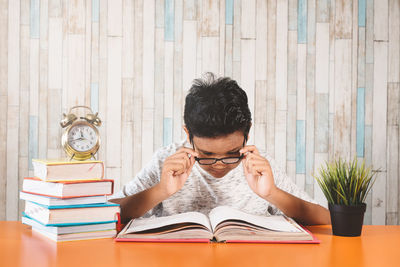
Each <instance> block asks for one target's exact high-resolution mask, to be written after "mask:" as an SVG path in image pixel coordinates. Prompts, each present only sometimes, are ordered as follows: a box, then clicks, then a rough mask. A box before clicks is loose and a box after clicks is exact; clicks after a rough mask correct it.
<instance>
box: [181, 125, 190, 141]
mask: <svg viewBox="0 0 400 267" xmlns="http://www.w3.org/2000/svg"><path fill="white" fill-rule="evenodd" d="M182 128H183V130H184V131H185V133H186V139H187V141H188V143H189V144H191V142H190V135H189V130H188V129H187V128H186V125H183V126H182Z"/></svg>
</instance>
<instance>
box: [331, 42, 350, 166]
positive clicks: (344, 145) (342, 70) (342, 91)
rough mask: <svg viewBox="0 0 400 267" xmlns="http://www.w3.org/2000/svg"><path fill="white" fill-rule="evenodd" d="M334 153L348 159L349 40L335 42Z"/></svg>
mask: <svg viewBox="0 0 400 267" xmlns="http://www.w3.org/2000/svg"><path fill="white" fill-rule="evenodd" d="M333 129H334V130H333V131H334V133H333V135H334V136H333V138H334V155H335V157H342V158H344V159H350V145H351V143H350V141H351V40H336V44H335V116H334V124H333Z"/></svg>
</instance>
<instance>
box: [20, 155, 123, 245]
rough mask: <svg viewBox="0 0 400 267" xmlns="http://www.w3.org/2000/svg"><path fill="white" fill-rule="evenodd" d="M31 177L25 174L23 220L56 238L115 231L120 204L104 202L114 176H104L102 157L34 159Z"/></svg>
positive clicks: (94, 236) (111, 234) (110, 234)
mask: <svg viewBox="0 0 400 267" xmlns="http://www.w3.org/2000/svg"><path fill="white" fill-rule="evenodd" d="M32 163H33V170H34V172H33V173H34V177H28V178H25V179H24V181H23V185H22V191H21V192H20V198H21V199H23V200H25V211H24V212H23V214H22V215H23V216H22V223H24V224H27V225H30V226H32V230H33V231H35V232H38V233H40V234H42V235H44V236H46V237H48V238H50V239H52V240H55V241H71V240H83V239H97V238H110V237H114V236H115V235H116V223H117V222H118V218H119V212H120V209H119V205H118V204H114V203H109V202H107V195H111V194H112V193H113V180H107V179H103V177H104V164H103V162H102V161H51V160H35V159H34V160H33V161H32Z"/></svg>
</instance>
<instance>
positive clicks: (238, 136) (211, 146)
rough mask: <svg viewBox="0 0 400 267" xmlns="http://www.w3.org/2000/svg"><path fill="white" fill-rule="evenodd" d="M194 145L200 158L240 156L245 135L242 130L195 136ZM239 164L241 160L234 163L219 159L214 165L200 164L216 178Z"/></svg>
mask: <svg viewBox="0 0 400 267" xmlns="http://www.w3.org/2000/svg"><path fill="white" fill-rule="evenodd" d="M192 145H194V149H195V151H196V152H198V153H199V156H198V157H199V158H217V159H221V158H226V157H239V156H240V153H239V150H240V149H241V148H243V145H244V136H243V132H241V131H236V132H234V133H232V134H229V135H226V136H220V137H214V138H209V137H197V136H193V144H192ZM239 164H240V161H238V162H237V163H233V164H225V163H223V162H222V161H217V162H216V163H214V164H212V165H201V164H199V165H200V166H201V167H202V168H203V169H204V170H205V171H207V172H208V173H209V174H211V175H212V176H214V177H215V178H222V177H224V176H225V175H226V174H227V173H228V172H230V171H231V170H233V169H234V168H236V167H237V166H238V165H239Z"/></svg>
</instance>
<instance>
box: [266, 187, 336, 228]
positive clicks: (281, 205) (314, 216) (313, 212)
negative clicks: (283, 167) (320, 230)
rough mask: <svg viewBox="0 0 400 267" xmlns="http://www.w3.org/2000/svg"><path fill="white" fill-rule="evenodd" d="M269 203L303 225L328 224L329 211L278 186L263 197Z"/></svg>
mask: <svg viewBox="0 0 400 267" xmlns="http://www.w3.org/2000/svg"><path fill="white" fill-rule="evenodd" d="M264 198H265V200H267V201H268V202H269V203H271V204H272V205H274V206H275V207H277V208H278V209H280V210H281V211H282V212H283V213H284V214H285V215H287V216H289V217H291V218H293V219H295V220H296V221H297V222H299V223H301V224H304V225H313V224H330V223H331V217H330V214H329V211H328V210H327V209H326V208H324V207H322V206H320V205H318V204H314V203H311V202H308V201H305V200H302V199H300V198H298V197H295V196H293V195H291V194H289V193H287V192H285V191H283V190H281V189H279V188H278V187H275V189H274V190H272V191H271V193H270V195H268V196H265V197H264Z"/></svg>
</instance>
